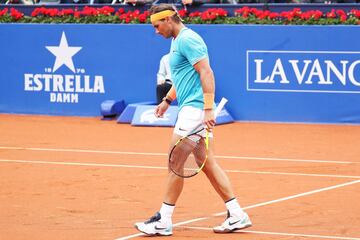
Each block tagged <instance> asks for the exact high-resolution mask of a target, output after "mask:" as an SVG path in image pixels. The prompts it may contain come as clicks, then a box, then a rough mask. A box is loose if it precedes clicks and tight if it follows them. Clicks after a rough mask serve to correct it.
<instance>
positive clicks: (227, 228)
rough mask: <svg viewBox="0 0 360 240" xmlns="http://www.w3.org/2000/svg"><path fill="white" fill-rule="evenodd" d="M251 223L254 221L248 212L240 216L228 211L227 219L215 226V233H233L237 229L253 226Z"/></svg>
mask: <svg viewBox="0 0 360 240" xmlns="http://www.w3.org/2000/svg"><path fill="white" fill-rule="evenodd" d="M251 225H252V223H251V221H250V218H249V216H248V215H247V213H244V214H243V216H242V217H241V218H239V217H234V216H230V213H229V211H228V215H227V218H226V219H225V221H224V222H223V223H222V224H221V226H217V227H214V228H213V230H214V232H215V233H231V232H233V231H236V230H240V229H244V228H248V227H251Z"/></svg>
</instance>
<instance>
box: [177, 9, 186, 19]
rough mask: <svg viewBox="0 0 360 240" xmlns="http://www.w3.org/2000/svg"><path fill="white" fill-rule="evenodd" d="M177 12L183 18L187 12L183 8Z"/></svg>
mask: <svg viewBox="0 0 360 240" xmlns="http://www.w3.org/2000/svg"><path fill="white" fill-rule="evenodd" d="M178 13H179V15H180V17H182V18H183V17H186V15H187V13H188V12H187V10H185V9H181V10H179V11H178Z"/></svg>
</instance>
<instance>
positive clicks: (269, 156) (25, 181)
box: [0, 114, 360, 240]
mask: <svg viewBox="0 0 360 240" xmlns="http://www.w3.org/2000/svg"><path fill="white" fill-rule="evenodd" d="M171 132H172V129H171V128H160V127H155V128H150V127H132V126H130V125H126V124H117V123H116V122H115V121H101V120H100V119H99V118H79V117H52V116H27V115H24V116H23V115H7V114H0V216H1V217H0V239H1V240H20V239H26V240H35V239H36V240H43V239H44V240H45V239H46V240H50V239H51V240H57V239H71V240H72V239H76V240H77V239H79V240H80V239H81V240H92V239H94V240H101V239H106V240H115V239H146V238H144V236H142V235H141V234H138V232H137V231H136V230H135V228H134V227H133V224H134V222H136V221H140V220H146V219H147V218H149V217H150V216H152V214H154V213H155V212H156V211H157V210H158V209H159V207H160V204H161V202H162V196H163V187H164V183H165V177H166V175H167V168H166V164H167V149H168V142H169V140H170V136H171ZM215 136H216V138H215V140H216V141H215V151H216V156H217V159H218V161H219V163H220V165H221V166H222V167H223V168H224V169H226V170H227V171H228V175H229V177H230V179H231V181H232V184H233V187H234V190H235V192H236V194H237V196H238V199H239V201H240V204H241V205H242V207H244V208H245V209H246V211H247V212H248V213H249V215H250V217H251V219H252V221H253V224H254V225H253V227H251V228H248V229H247V230H246V231H243V232H239V233H233V234H230V235H229V234H225V235H217V234H214V233H213V232H212V230H211V228H212V227H213V226H214V225H217V224H219V223H221V222H222V221H223V220H224V218H225V206H224V204H223V202H222V201H221V199H220V198H219V197H218V196H217V194H216V193H215V191H214V190H213V189H212V187H211V186H210V184H209V183H208V181H207V179H206V177H205V176H204V174H199V175H198V176H196V177H194V178H191V179H188V180H186V183H185V189H184V192H183V194H182V195H181V197H180V200H179V201H178V203H177V208H176V209H175V214H174V219H173V221H174V224H175V227H174V235H173V236H172V237H170V238H169V239H246V240H252V239H265V240H266V239H353V240H355V239H356V240H360V204H359V203H360V126H349V125H312V124H269V123H267V124H265V123H232V124H227V125H221V126H218V127H217V128H216V129H215ZM161 239H164V237H162V238H161Z"/></svg>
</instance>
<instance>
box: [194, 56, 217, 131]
mask: <svg viewBox="0 0 360 240" xmlns="http://www.w3.org/2000/svg"><path fill="white" fill-rule="evenodd" d="M194 68H195V70H196V71H197V72H198V73H199V75H200V81H201V86H202V89H203V93H204V102H206V103H208V104H206V103H204V112H205V114H204V123H205V124H206V126H207V127H208V129H209V130H211V129H212V128H213V127H214V125H215V117H214V112H213V109H212V105H213V103H214V96H215V77H214V73H213V71H212V69H211V67H210V63H209V59H208V58H203V59H201V60H200V61H198V62H197V63H196V64H194ZM209 105H210V106H211V107H209Z"/></svg>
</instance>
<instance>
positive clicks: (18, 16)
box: [10, 8, 24, 21]
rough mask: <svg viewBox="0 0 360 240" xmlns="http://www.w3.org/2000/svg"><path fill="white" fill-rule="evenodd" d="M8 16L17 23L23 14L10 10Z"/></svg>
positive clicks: (13, 9)
mask: <svg viewBox="0 0 360 240" xmlns="http://www.w3.org/2000/svg"><path fill="white" fill-rule="evenodd" d="M10 16H11V17H12V18H13V19H14V20H15V21H17V20H19V19H21V18H22V17H23V16H24V14H23V13H22V12H20V11H18V10H16V9H15V8H11V9H10Z"/></svg>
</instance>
